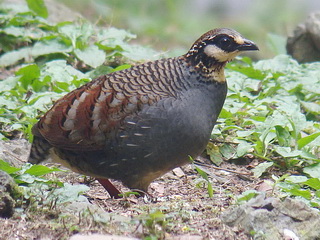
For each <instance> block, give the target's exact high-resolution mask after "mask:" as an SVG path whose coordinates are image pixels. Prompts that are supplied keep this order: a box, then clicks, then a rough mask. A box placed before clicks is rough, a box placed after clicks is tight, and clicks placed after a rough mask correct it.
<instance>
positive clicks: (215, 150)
mask: <svg viewBox="0 0 320 240" xmlns="http://www.w3.org/2000/svg"><path fill="white" fill-rule="evenodd" d="M206 149H207V154H208V155H209V157H210V160H211V162H213V163H214V164H216V165H217V166H219V165H220V164H221V163H222V156H221V153H220V150H219V147H218V146H216V145H214V144H213V143H212V142H209V143H208V145H207V148H206Z"/></svg>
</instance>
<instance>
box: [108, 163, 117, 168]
mask: <svg viewBox="0 0 320 240" xmlns="http://www.w3.org/2000/svg"><path fill="white" fill-rule="evenodd" d="M118 165H119V164H118V163H113V164H110V165H109V167H116V166H118Z"/></svg>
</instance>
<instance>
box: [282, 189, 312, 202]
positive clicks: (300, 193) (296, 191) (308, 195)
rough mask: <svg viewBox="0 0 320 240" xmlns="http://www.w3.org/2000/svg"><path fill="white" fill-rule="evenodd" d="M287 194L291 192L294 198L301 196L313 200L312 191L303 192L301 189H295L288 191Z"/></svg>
mask: <svg viewBox="0 0 320 240" xmlns="http://www.w3.org/2000/svg"><path fill="white" fill-rule="evenodd" d="M287 192H290V193H291V194H292V195H294V196H300V197H303V198H305V199H308V200H310V199H311V192H310V190H301V189H297V188H293V189H290V190H287Z"/></svg>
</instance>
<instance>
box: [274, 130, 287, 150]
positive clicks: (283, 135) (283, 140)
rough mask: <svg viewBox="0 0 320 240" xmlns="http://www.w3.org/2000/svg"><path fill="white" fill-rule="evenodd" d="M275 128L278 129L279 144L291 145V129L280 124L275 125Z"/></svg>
mask: <svg viewBox="0 0 320 240" xmlns="http://www.w3.org/2000/svg"><path fill="white" fill-rule="evenodd" d="M275 129H276V134H277V140H278V143H279V145H280V146H285V147H288V146H290V143H291V141H290V140H291V135H290V133H289V131H288V130H287V129H286V128H284V127H282V126H279V125H277V126H275Z"/></svg>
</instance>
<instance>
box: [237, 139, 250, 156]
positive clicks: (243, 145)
mask: <svg viewBox="0 0 320 240" xmlns="http://www.w3.org/2000/svg"><path fill="white" fill-rule="evenodd" d="M250 149H252V144H250V143H248V142H245V141H241V142H240V143H239V145H238V146H237V156H238V157H242V156H243V155H245V154H247V153H248V152H249V150H250Z"/></svg>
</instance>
